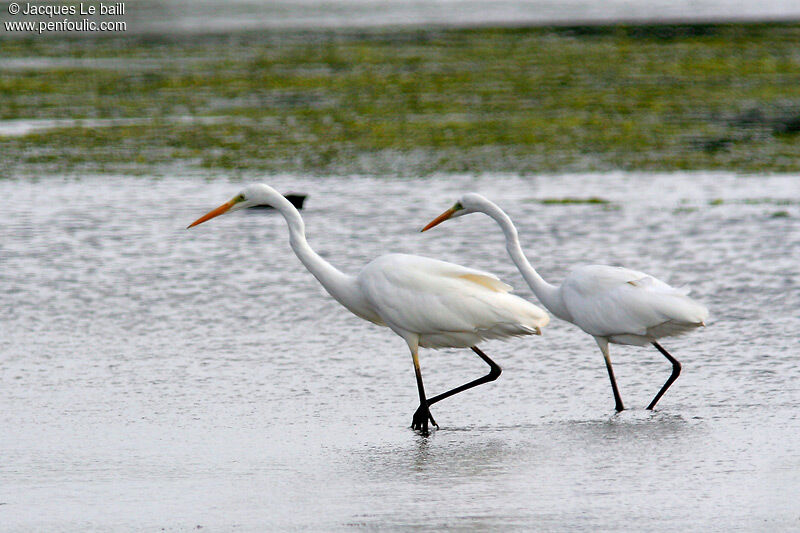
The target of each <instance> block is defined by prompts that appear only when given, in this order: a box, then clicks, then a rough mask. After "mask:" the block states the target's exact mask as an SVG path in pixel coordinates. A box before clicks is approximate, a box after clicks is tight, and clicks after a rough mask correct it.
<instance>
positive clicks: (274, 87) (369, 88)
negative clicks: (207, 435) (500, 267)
mask: <svg viewBox="0 0 800 533" xmlns="http://www.w3.org/2000/svg"><path fill="white" fill-rule="evenodd" d="M798 43H800V24H720V25H713V24H698V25H650V26H599V27H572V28H513V29H491V28H486V29H483V28H482V29H463V30H457V29H454V30H417V29H407V30H392V31H379V30H370V31H358V32H355V31H296V32H288V31H280V32H271V31H264V32H258V33H235V34H230V35H195V36H176V37H165V36H162V37H144V36H123V37H112V38H88V39H79V38H63V39H59V38H51V39H40V38H33V39H16V40H14V39H8V38H5V39H0V49H2V52H3V53H2V56H1V57H0V70H2V71H3V72H2V76H0V152H1V153H2V154H3V157H2V158H0V176H14V175H29V174H33V173H36V174H42V173H63V172H82V171H86V170H95V169H100V170H104V171H108V170H118V171H125V172H127V171H131V169H134V170H135V171H139V172H148V173H158V172H159V169H162V168H165V166H171V165H174V164H176V163H178V164H181V165H188V166H194V167H201V168H202V167H205V168H211V169H221V170H230V171H236V170H239V169H256V170H264V171H273V172H297V173H301V172H303V173H305V172H309V173H315V174H348V173H370V174H401V175H420V174H433V173H437V172H476V173H478V172H515V173H531V172H561V171H594V170H611V169H621V170H643V171H665V170H667V171H668V170H696V169H725V170H733V171H742V172H760V171H775V172H777V171H798V170H800V155H799V154H800V150H798V143H800V83H798V80H800V54H798V52H797V50H798V46H797V45H798ZM204 117H212V118H213V120H206V121H204V120H199V119H202V118H204ZM76 118H77V119H137V120H139V119H143V121H142V122H136V123H124V122H122V123H117V125H113V126H110V125H106V126H103V125H101V123H92V122H89V123H88V125H83V126H78V125H75V126H72V127H61V128H59V129H52V130H49V129H39V130H37V131H35V132H34V131H32V132H30V133H29V134H27V135H21V136H19V135H17V136H15V135H8V134H5V135H4V134H3V131H5V130H4V124H8V123H7V122H4V121H10V120H31V119H76ZM92 124H94V125H92ZM120 124H123V125H120Z"/></svg>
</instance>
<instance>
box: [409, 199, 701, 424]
mask: <svg viewBox="0 0 800 533" xmlns="http://www.w3.org/2000/svg"><path fill="white" fill-rule="evenodd" d="M469 213H484V214H486V215H489V216H490V217H492V218H493V219H494V220H495V221H496V222H497V223H498V224H499V225H500V227H501V228H502V229H503V233H504V234H505V237H506V250H508V253H509V255H510V256H511V259H512V260H513V261H514V264H515V265H517V268H518V269H519V271H520V273H521V274H522V276H523V277H524V278H525V281H527V282H528V285H530V287H531V290H533V292H534V293H535V294H536V297H537V298H538V299H539V301H540V302H541V303H542V304H543V305H544V306H545V307H546V308H547V309H549V310H550V312H551V313H553V314H554V315H555V316H557V317H558V318H560V319H562V320H566V321H568V322H572V323H573V324H575V325H576V326H578V327H579V328H581V329H582V330H583V331H585V332H586V333H588V334H589V335H592V336H594V339H595V340H596V341H597V345H598V346H599V347H600V351H602V352H603V357H604V358H605V360H606V368H607V369H608V377H609V378H610V379H611V390H612V391H613V392H614V401H615V402H616V409H617V411H622V410H623V409H624V408H625V407H624V406H623V405H622V398H621V397H620V395H619V389H618V388H617V381H616V379H614V369H613V368H612V367H611V357H610V355H609V351H608V343H613V344H631V345H636V346H646V345H647V344H648V343H650V344H652V345H653V346H655V347H656V349H657V350H658V351H659V352H661V353H662V354H663V355H664V357H666V358H667V359H668V360H669V362H670V363H672V374H671V375H670V377H669V379H668V380H667V381H666V383H664V386H663V387H661V390H659V391H658V394H656V395H655V397H654V398H653V401H652V402H650V405H648V406H647V408H648V409H650V410H652V409H653V408H654V407H655V406H656V403H657V402H658V400H659V399H660V398H661V396H663V395H664V393H665V392H666V391H667V389H668V388H669V386H670V385H672V383H673V382H674V381H675V380H676V379H678V376H679V375H680V373H681V364H680V363H679V362H678V360H677V359H675V358H674V357H672V355H670V354H669V352H667V350H665V349H664V348H663V347H662V346H661V345H660V344H659V343H658V339H660V338H662V337H670V336H673V335H680V334H683V333H687V332H689V331H691V330H693V329H695V328H698V327H700V326H704V325H705V320H706V319H707V318H708V309H706V307H705V306H704V305H702V304H700V303H698V302H696V301H694V300H692V299H691V298H689V297H688V296H687V294H688V292H689V291H688V289H676V288H674V287H671V286H670V285H668V284H666V283H664V282H663V281H660V280H658V279H656V278H654V277H653V276H649V275H647V274H644V273H642V272H637V271H635V270H628V269H627V268H620V267H613V266H605V265H589V266H583V267H578V268H575V269H573V270H572V271H571V272H570V273H569V274H568V275H567V277H566V279H564V282H563V283H562V284H561V286H560V287H556V286H554V285H551V284H549V283H547V282H546V281H545V280H544V279H542V277H541V276H540V275H539V273H538V272H536V270H535V269H534V268H533V267H532V266H531V265H530V263H529V262H528V259H527V258H526V257H525V254H524V253H523V252H522V247H521V246H520V244H519V236H518V235H517V228H516V227H514V223H513V222H511V219H510V218H509V217H508V215H506V214H505V213H504V212H503V210H502V209H500V208H499V207H498V206H497V205H496V204H494V203H492V202H491V201H489V200H487V199H486V198H484V197H483V196H481V195H480V194H475V193H469V194H465V195H464V196H463V197H462V198H461V200H459V201H458V202H456V203H455V205H453V207H451V208H450V209H448V210H447V211H445V212H444V213H442V214H441V215H439V216H438V217H436V218H435V219H434V220H432V221H431V222H430V223H429V224H428V225H427V226H425V227H424V228H423V229H422V231H426V230H429V229H430V228H432V227H434V226H436V225H437V224H440V223H442V222H444V221H445V220H447V219H450V218H455V217H459V216H463V215H467V214H469Z"/></svg>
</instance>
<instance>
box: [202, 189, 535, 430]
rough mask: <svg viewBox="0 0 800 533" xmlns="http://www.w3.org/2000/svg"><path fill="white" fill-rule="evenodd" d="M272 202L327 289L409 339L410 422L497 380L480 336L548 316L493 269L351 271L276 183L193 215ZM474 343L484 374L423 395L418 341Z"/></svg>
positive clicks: (427, 263)
mask: <svg viewBox="0 0 800 533" xmlns="http://www.w3.org/2000/svg"><path fill="white" fill-rule="evenodd" d="M257 205H269V206H272V207H274V208H275V209H276V210H277V211H278V212H280V213H281V215H283V217H284V218H285V219H286V223H287V224H288V225H289V244H290V245H291V247H292V250H294V253H295V254H297V257H298V258H299V259H300V261H301V262H302V263H303V265H304V266H305V267H306V268H307V269H308V270H309V272H311V273H312V274H313V275H314V277H316V278H317V280H318V281H319V282H320V283H321V284H322V286H323V287H325V290H326V291H328V294H330V295H331V296H333V298H334V299H335V300H336V301H337V302H339V303H340V304H342V305H343V306H345V307H346V308H347V309H348V310H350V312H352V313H353V314H355V315H356V316H358V317H360V318H363V319H364V320H369V321H370V322H372V323H374V324H378V325H380V326H387V327H389V328H391V330H392V331H394V332H395V333H397V334H398V335H399V336H400V337H402V338H403V340H405V341H406V344H408V348H409V350H411V357H412V359H413V361H414V371H415V373H416V377H417V389H418V390H419V402H420V404H419V408H418V409H417V410H416V412H415V413H414V416H413V419H412V424H411V425H412V427H413V428H414V429H416V430H419V431H420V432H421V433H422V434H425V435H427V434H428V421H430V422H431V423H432V424H433V425H434V426H436V427H438V425H437V424H436V421H435V420H434V419H433V417H432V416H431V413H430V409H429V408H430V406H431V405H433V404H434V403H436V402H438V401H440V400H443V399H445V398H448V397H450V396H452V395H454V394H457V393H459V392H462V391H465V390H467V389H470V388H472V387H475V386H478V385H480V384H482V383H487V382H489V381H494V380H495V379H497V377H498V376H499V375H500V372H501V370H500V367H499V366H498V365H497V364H496V363H495V362H494V361H492V360H491V359H490V358H489V357H488V356H487V355H486V354H484V353H483V352H482V351H481V350H480V349H478V347H477V346H476V345H477V344H478V343H479V342H481V341H482V340H484V339H505V338H508V337H517V336H522V335H533V334H537V335H538V334H541V330H540V328H541V327H543V326H545V325H546V324H547V323H548V322H549V320H550V318H549V317H548V315H547V313H545V312H544V311H542V310H541V309H539V308H538V307H536V306H535V305H533V304H531V303H529V302H527V301H525V300H523V299H522V298H519V297H517V296H514V295H512V294H510V293H509V291H510V290H511V287H509V286H508V285H506V284H505V283H503V282H502V281H500V280H499V279H498V278H497V277H496V276H494V275H493V274H489V273H486V272H481V271H478V270H473V269H470V268H466V267H462V266H459V265H454V264H452V263H446V262H444V261H438V260H436V259H428V258H426V257H420V256H415V255H405V254H387V255H382V256H380V257H378V258H377V259H375V260H373V261H372V262H370V263H369V264H367V265H366V266H365V267H364V268H362V269H361V272H359V273H358V275H356V276H351V275H348V274H345V273H343V272H341V271H340V270H338V269H336V268H335V267H334V266H332V265H331V264H330V263H328V262H327V261H325V260H324V259H323V258H322V257H320V256H319V255H318V254H317V253H316V252H315V251H314V250H312V249H311V247H310V246H309V245H308V242H307V241H306V236H305V224H304V223H303V219H302V218H301V217H300V213H299V212H298V211H297V209H296V208H295V207H294V206H293V205H292V204H291V203H290V202H289V201H288V200H286V198H284V197H283V196H282V195H281V194H280V193H278V192H277V191H275V190H274V189H273V188H271V187H269V186H267V185H263V184H258V185H251V186H249V187H247V188H245V189H244V190H243V191H242V192H240V193H239V194H238V195H236V196H235V197H234V198H233V199H232V200H230V201H229V202H226V203H224V204H222V205H221V206H219V207H218V208H216V209H214V210H212V211H210V212H209V213H207V214H206V215H204V216H202V217H200V218H199V219H197V220H196V221H194V222H193V223H192V224H191V225H190V226H189V227H190V228H191V227H192V226H196V225H198V224H200V223H202V222H205V221H207V220H210V219H212V218H214V217H216V216H219V215H222V214H224V213H230V212H233V211H237V210H239V209H244V208H247V207H254V206H257ZM420 346H422V347H425V348H471V349H472V350H473V351H474V352H475V353H476V354H478V356H479V357H480V358H481V359H483V361H484V362H486V363H487V364H488V365H489V368H490V371H489V373H488V374H487V375H485V376H483V377H480V378H478V379H476V380H474V381H471V382H469V383H466V384H464V385H461V386H460V387H456V388H454V389H452V390H449V391H447V392H444V393H442V394H439V395H438V396H434V397H433V398H427V397H426V396H425V388H424V386H423V383H422V373H421V371H420V366H419V358H418V355H417V352H418V349H419V347H420Z"/></svg>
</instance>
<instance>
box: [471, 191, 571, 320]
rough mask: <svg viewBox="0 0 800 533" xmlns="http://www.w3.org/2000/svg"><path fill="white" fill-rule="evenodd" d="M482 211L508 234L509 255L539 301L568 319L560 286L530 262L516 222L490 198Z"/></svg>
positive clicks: (552, 311) (507, 247)
mask: <svg viewBox="0 0 800 533" xmlns="http://www.w3.org/2000/svg"><path fill="white" fill-rule="evenodd" d="M480 211H481V212H483V213H485V214H487V215H489V216H490V217H492V218H493V219H494V220H495V221H496V222H497V223H498V224H499V225H500V228H501V229H502V230H503V234H504V235H505V236H506V250H508V255H510V256H511V260H512V261H514V264H515V265H517V269H518V270H519V272H520V274H522V277H523V278H525V281H526V282H527V283H528V285H529V286H530V288H531V290H532V291H533V292H534V294H536V297H537V298H538V299H539V301H540V302H542V304H543V305H544V306H545V307H547V309H549V310H550V312H551V313H553V314H554V315H556V316H557V317H559V318H564V319H568V318H567V317H568V316H569V314H568V313H567V311H566V308H565V307H564V302H563V300H562V299H561V293H560V290H559V289H560V288H559V287H556V286H555V285H551V284H550V283H547V282H546V281H545V280H544V278H542V276H540V275H539V273H538V272H536V269H535V268H533V267H532V266H531V264H530V263H529V262H528V258H527V257H525V254H524V253H523V251H522V246H520V244H519V235H518V234H517V228H516V227H515V226H514V223H513V222H511V218H509V216H508V215H507V214H505V212H504V211H503V210H502V209H500V208H499V207H498V206H497V205H496V204H494V203H492V202H490V201H489V200H486V202H485V203H484V204H483V205H482V206H481V208H480Z"/></svg>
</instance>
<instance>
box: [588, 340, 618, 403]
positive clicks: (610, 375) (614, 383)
mask: <svg viewBox="0 0 800 533" xmlns="http://www.w3.org/2000/svg"><path fill="white" fill-rule="evenodd" d="M595 340H596V341H597V345H598V346H600V351H601V352H603V358H604V359H605V360H606V370H608V378H609V379H610V380H611V391H612V392H613V393H614V403H615V406H614V408H615V409H616V410H617V412H620V411H624V410H625V406H624V405H622V397H621V396H620V395H619V389H618V388H617V380H616V379H615V378H614V368H613V367H612V366H611V355H610V354H609V353H608V341H607V340H606V339H601V338H598V337H595Z"/></svg>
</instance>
